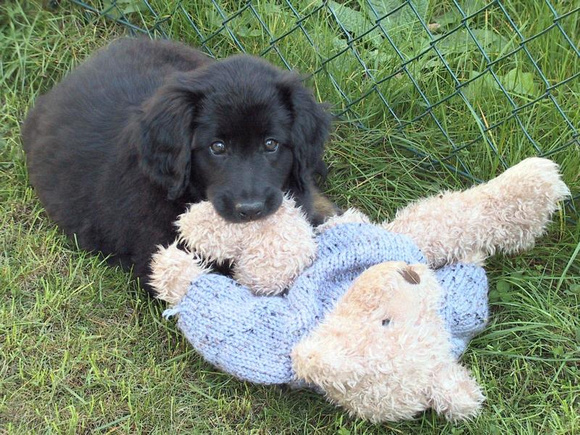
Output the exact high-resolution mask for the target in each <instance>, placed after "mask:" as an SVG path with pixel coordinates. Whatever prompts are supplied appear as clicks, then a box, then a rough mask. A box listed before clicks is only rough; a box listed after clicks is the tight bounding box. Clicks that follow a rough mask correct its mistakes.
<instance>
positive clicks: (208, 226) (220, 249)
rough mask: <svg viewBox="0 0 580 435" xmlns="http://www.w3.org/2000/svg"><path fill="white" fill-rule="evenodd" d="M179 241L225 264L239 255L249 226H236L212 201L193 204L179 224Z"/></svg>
mask: <svg viewBox="0 0 580 435" xmlns="http://www.w3.org/2000/svg"><path fill="white" fill-rule="evenodd" d="M175 225H176V226H177V229H178V232H179V241H180V242H182V243H184V244H185V245H186V246H187V247H188V249H189V250H190V251H192V252H195V253H196V254H198V255H200V256H201V257H203V258H204V259H206V260H207V261H215V262H216V263H219V264H223V263H226V262H227V261H228V260H231V259H233V258H235V257H236V256H237V255H238V253H239V245H240V241H241V240H242V238H243V234H244V232H245V231H246V229H247V225H248V224H232V223H229V222H227V221H226V220H225V219H224V218H222V217H221V216H220V215H218V213H217V212H216V211H215V209H214V208H213V205H211V203H210V202H208V201H204V202H199V203H197V204H192V205H191V206H189V209H188V210H187V211H186V212H185V213H183V214H181V215H180V216H179V217H178V218H177V221H176V222H175Z"/></svg>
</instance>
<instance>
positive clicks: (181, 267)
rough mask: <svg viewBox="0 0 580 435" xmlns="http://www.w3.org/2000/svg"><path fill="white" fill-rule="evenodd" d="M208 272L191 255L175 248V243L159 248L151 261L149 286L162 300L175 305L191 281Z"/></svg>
mask: <svg viewBox="0 0 580 435" xmlns="http://www.w3.org/2000/svg"><path fill="white" fill-rule="evenodd" d="M207 272H209V270H208V269H206V268H205V267H204V266H203V265H202V264H201V263H200V262H199V260H197V259H196V258H195V257H194V256H193V255H192V254H189V253H187V252H185V251H182V250H181V249H179V248H178V247H177V242H175V243H173V244H172V245H170V246H168V247H167V248H165V247H159V249H158V250H157V252H156V253H155V254H153V257H152V259H151V275H150V285H151V287H153V289H154V290H155V292H156V294H157V296H156V297H157V298H158V299H162V300H164V301H166V302H169V303H170V304H177V303H179V301H180V300H181V299H182V298H183V296H185V294H186V293H187V290H188V288H189V284H190V283H191V281H193V280H194V279H196V278H197V277H199V276H200V275H202V274H204V273H207Z"/></svg>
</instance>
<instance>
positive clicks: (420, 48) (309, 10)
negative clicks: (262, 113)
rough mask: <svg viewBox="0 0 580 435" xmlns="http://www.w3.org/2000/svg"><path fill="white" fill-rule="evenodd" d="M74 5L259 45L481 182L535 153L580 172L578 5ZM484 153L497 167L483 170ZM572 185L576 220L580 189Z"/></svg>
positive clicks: (388, 1) (164, 32) (96, 14)
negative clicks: (499, 169) (577, 189)
mask: <svg viewBox="0 0 580 435" xmlns="http://www.w3.org/2000/svg"><path fill="white" fill-rule="evenodd" d="M71 1H72V2H73V3H75V4H77V5H80V6H81V7H82V8H84V10H85V12H86V14H87V16H88V17H89V18H91V19H94V18H101V17H107V18H110V19H114V20H116V21H117V22H119V23H121V24H123V25H125V26H126V27H127V28H129V29H130V30H131V31H132V32H134V33H143V34H149V35H153V36H160V37H171V38H174V39H179V40H185V41H187V42H190V43H192V44H194V45H197V46H199V47H201V48H202V49H203V50H205V51H206V52H207V53H208V54H209V55H211V56H215V57H221V56H225V55H227V54H230V53H233V52H240V51H243V52H250V53H252V54H257V55H260V56H263V57H265V58H267V59H268V60H270V61H272V62H273V63H275V64H278V65H282V66H285V67H287V68H288V69H298V70H299V71H301V72H302V73H307V74H309V75H310V76H311V77H312V78H313V82H314V83H315V89H316V92H317V93H318V96H319V97H320V98H321V99H323V100H326V101H330V102H331V103H333V104H334V106H333V107H334V111H335V113H336V114H337V115H338V116H340V117H342V118H343V119H346V120H349V121H352V122H353V123H354V124H355V125H356V126H358V127H360V128H363V129H371V130H377V129H379V130H383V131H384V132H385V136H389V137H395V138H397V141H398V143H399V144H400V146H402V147H404V148H405V149H407V150H410V151H412V152H413V153H415V154H416V155H417V156H419V157H421V159H423V161H425V162H428V163H429V164H430V165H440V166H444V167H446V168H448V169H452V170H453V171H454V172H456V173H459V174H461V175H463V176H464V177H467V178H468V179H472V180H475V181H480V179H481V178H488V177H489V171H494V170H496V169H498V168H502V167H503V168H505V167H508V166H509V165H510V164H513V163H515V162H516V161H518V160H520V159H521V158H524V157H527V156H529V155H539V156H553V158H555V159H556V160H558V161H559V162H560V163H562V162H570V163H569V165H568V170H569V171H572V172H574V171H575V172H576V174H574V173H572V175H571V178H574V177H577V176H578V175H577V173H578V167H577V166H576V164H578V162H580V138H579V135H578V130H579V124H580V111H579V109H578V98H579V96H580V50H579V47H578V42H579V39H580V36H579V34H580V7H579V6H577V3H576V2H574V1H550V0H545V1H544V0H534V1H527V0H519V1H516V0H514V1H509V0H503V1H500V0H496V1H488V0H467V1H462V2H460V1H456V0H442V1H437V2H435V1H429V0H342V1H341V0H339V1H330V0H294V1H289V0H257V1H251V0H246V1H232V0H229V1H228V0H205V1H200V0H85V1H81V0H71ZM521 17H525V19H520V18H521ZM554 77H557V78H558V79H554ZM475 154H481V155H482V156H483V157H484V160H486V161H489V162H492V163H490V165H489V167H485V168H484V167H474V166H473V164H472V163H471V162H472V161H481V160H482V159H473V156H474V155H475ZM574 166H576V167H575V168H574ZM573 195H574V198H573V199H572V200H571V201H569V202H568V205H569V208H570V210H571V214H572V215H573V216H574V217H577V216H578V209H577V208H578V200H579V198H580V192H573Z"/></svg>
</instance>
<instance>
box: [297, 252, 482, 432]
mask: <svg viewBox="0 0 580 435" xmlns="http://www.w3.org/2000/svg"><path fill="white" fill-rule="evenodd" d="M441 294H442V290H441V287H440V285H439V283H438V281H437V278H436V276H435V274H434V273H433V272H432V271H431V270H429V268H428V267H427V266H426V265H424V264H414V265H408V264H406V263H403V262H387V263H382V264H379V265H376V266H373V267H371V268H370V269H368V270H367V271H365V272H364V273H363V274H362V275H361V276H360V277H359V278H358V279H356V280H355V282H354V283H353V285H352V286H351V287H350V289H349V290H348V291H347V293H345V295H344V296H343V297H342V298H341V299H340V300H339V301H338V303H337V305H336V307H335V309H334V310H333V311H332V312H331V313H330V314H329V315H328V316H327V317H326V318H325V319H324V321H323V322H322V323H321V324H320V325H319V326H317V328H315V329H314V331H313V332H312V333H311V334H310V335H309V336H308V337H307V338H306V339H304V340H302V341H301V342H300V343H299V344H298V345H297V346H296V347H295V348H294V351H293V354H292V360H293V368H294V370H295V372H296V375H297V377H298V378H300V379H303V380H305V381H307V382H309V383H312V384H315V385H317V386H318V387H320V388H322V389H323V390H324V391H325V392H326V393H327V395H328V397H329V398H330V399H331V400H332V401H333V402H335V403H338V404H340V405H342V406H344V407H346V408H347V409H348V410H350V411H351V412H354V413H356V414H357V415H362V416H365V417H366V418H368V419H369V420H371V421H374V422H378V421H385V420H400V419H405V418H412V417H413V416H414V415H415V414H417V413H418V412H420V411H424V410H426V409H428V408H435V409H436V410H437V411H440V412H443V413H444V414H445V415H446V416H447V417H448V418H450V419H460V418H466V417H469V416H471V415H473V414H474V413H475V412H476V411H477V409H478V408H479V406H480V404H481V402H482V401H483V395H482V394H481V392H480V390H479V387H478V385H477V384H476V382H475V381H474V380H473V379H472V378H471V376H470V375H469V373H468V372H467V370H465V369H464V368H463V367H461V366H460V365H459V364H458V363H457V362H456V361H455V359H454V358H453V356H452V354H451V351H450V334H449V332H448V331H447V330H446V328H445V324H444V321H443V319H442V318H441V316H440V315H439V312H438V308H439V303H440V298H441Z"/></svg>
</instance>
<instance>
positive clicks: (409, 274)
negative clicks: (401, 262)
mask: <svg viewBox="0 0 580 435" xmlns="http://www.w3.org/2000/svg"><path fill="white" fill-rule="evenodd" d="M399 273H400V274H401V276H402V277H403V279H404V280H405V281H407V282H408V283H409V284H419V283H420V282H421V277H420V276H419V274H418V273H417V272H415V271H414V270H413V269H411V268H410V267H406V268H405V269H401V270H399Z"/></svg>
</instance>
